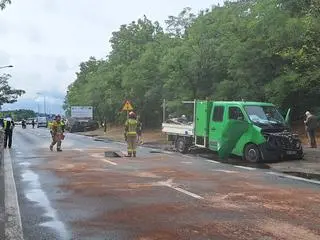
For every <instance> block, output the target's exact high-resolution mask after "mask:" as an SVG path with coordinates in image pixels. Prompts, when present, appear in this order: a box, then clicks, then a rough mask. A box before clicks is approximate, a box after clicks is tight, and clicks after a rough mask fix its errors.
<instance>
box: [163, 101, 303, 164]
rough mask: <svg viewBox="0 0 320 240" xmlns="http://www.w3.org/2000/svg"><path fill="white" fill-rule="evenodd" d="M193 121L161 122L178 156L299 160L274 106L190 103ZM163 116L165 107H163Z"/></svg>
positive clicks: (294, 137)
mask: <svg viewBox="0 0 320 240" xmlns="http://www.w3.org/2000/svg"><path fill="white" fill-rule="evenodd" d="M185 103H192V104H193V107H194V113H193V121H192V122H191V123H176V122H174V123H173V122H172V121H165V116H164V122H163V123H162V132H164V133H166V134H167V136H168V140H169V141H171V142H172V143H173V144H174V145H175V148H176V150H177V151H178V152H180V153H187V152H188V151H189V150H190V149H191V148H193V147H197V148H206V149H210V150H213V151H216V152H218V154H219V156H220V157H222V158H226V157H228V156H229V155H230V154H232V155H236V156H240V157H242V158H243V159H245V160H247V161H250V162H260V161H272V160H280V159H282V158H292V159H293V158H294V159H301V158H302V157H303V148H302V144H301V141H300V140H299V138H298V135H297V134H293V133H292V132H290V128H289V125H288V119H289V115H290V110H289V111H288V112H287V115H286V117H285V118H284V117H283V116H282V115H281V114H280V112H279V110H278V109H277V108H276V106H275V105H273V104H271V103H265V102H246V101H202V100H194V101H190V102H185ZM164 113H165V103H164Z"/></svg>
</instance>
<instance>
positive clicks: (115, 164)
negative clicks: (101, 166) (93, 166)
mask: <svg viewBox="0 0 320 240" xmlns="http://www.w3.org/2000/svg"><path fill="white" fill-rule="evenodd" d="M101 160H102V161H103V162H106V163H109V164H111V165H114V166H117V165H118V164H117V163H115V162H112V161H110V160H107V159H101Z"/></svg>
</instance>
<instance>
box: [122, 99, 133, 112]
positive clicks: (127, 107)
mask: <svg viewBox="0 0 320 240" xmlns="http://www.w3.org/2000/svg"><path fill="white" fill-rule="evenodd" d="M131 110H133V107H132V105H131V103H130V102H129V101H128V100H127V101H126V102H125V103H124V105H123V108H122V111H131Z"/></svg>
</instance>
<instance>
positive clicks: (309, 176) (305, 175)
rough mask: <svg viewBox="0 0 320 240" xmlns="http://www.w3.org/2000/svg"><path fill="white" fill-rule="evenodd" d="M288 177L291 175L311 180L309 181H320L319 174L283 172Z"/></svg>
mask: <svg viewBox="0 0 320 240" xmlns="http://www.w3.org/2000/svg"><path fill="white" fill-rule="evenodd" d="M283 173H285V174H288V175H292V176H295V177H301V178H306V179H311V180H320V174H316V173H304V172H285V171H284V172H283Z"/></svg>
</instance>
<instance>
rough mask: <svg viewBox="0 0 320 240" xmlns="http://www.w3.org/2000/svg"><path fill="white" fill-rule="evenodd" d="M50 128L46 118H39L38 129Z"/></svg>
mask: <svg viewBox="0 0 320 240" xmlns="http://www.w3.org/2000/svg"><path fill="white" fill-rule="evenodd" d="M40 127H45V128H47V127H48V120H47V118H46V117H37V128H40Z"/></svg>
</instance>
